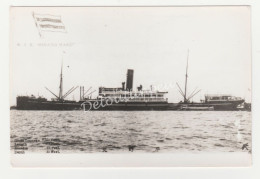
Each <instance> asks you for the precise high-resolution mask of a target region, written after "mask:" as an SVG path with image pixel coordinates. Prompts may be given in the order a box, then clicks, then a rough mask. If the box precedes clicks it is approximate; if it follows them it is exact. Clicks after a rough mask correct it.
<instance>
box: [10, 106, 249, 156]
mask: <svg viewBox="0 0 260 179" xmlns="http://www.w3.org/2000/svg"><path fill="white" fill-rule="evenodd" d="M10 113H11V121H10V129H11V134H10V137H11V150H12V151H13V152H16V151H18V153H19V151H21V148H19V147H21V146H23V147H25V148H23V149H24V150H22V151H24V153H31V152H33V153H52V152H54V153H55V152H57V153H96V152H108V153H123V152H141V153H146V152H161V153H163V152H164V153H178V152H189V153H199V152H250V150H251V112H246V111H229V112H227V111H90V112H83V111H19V110H11V111H10ZM247 143H248V146H247V149H248V150H247V149H246V148H244V150H242V146H243V144H247ZM17 146H18V147H17ZM129 146H130V148H132V149H133V150H131V151H129Z"/></svg>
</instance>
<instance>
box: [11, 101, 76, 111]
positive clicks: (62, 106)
mask: <svg viewBox="0 0 260 179" xmlns="http://www.w3.org/2000/svg"><path fill="white" fill-rule="evenodd" d="M16 109H18V110H61V111H62V110H79V109H80V104H79V103H77V102H75V103H66V102H64V103H62V102H52V101H46V102H34V101H27V102H24V103H21V104H18V105H17V107H16Z"/></svg>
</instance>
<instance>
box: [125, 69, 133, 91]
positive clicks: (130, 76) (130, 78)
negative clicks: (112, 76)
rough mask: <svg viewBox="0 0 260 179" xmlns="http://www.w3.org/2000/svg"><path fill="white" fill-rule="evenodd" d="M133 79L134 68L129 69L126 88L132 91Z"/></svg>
mask: <svg viewBox="0 0 260 179" xmlns="http://www.w3.org/2000/svg"><path fill="white" fill-rule="evenodd" d="M133 81H134V70H130V69H128V70H127V76H126V90H128V91H132V90H133Z"/></svg>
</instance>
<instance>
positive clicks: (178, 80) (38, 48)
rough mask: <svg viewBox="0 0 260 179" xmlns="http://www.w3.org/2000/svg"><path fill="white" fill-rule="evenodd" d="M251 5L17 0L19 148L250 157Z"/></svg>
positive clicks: (20, 151)
mask: <svg viewBox="0 0 260 179" xmlns="http://www.w3.org/2000/svg"><path fill="white" fill-rule="evenodd" d="M250 11H251V9H250V7H248V6H186V7H181V6H178V7H177V6H176V7H175V6H168V7H167V6H165V7H11V8H10V141H11V142H10V146H11V154H12V156H26V155H27V156H30V155H32V154H44V155H46V156H49V155H62V154H80V155H82V156H83V155H85V154H88V155H96V154H101V155H103V156H105V155H110V154H121V155H122V156H124V155H131V156H135V155H139V154H149V155H155V156H158V155H159V154H165V155H166V154H176V155H178V154H181V155H183V154H184V155H185V154H187V155H188V154H196V155H200V154H212V155H214V154H215V153H217V154H218V156H219V154H221V155H222V154H223V156H226V155H229V154H230V155H233V154H238V155H240V154H241V155H242V156H243V157H245V156H246V157H247V160H248V161H249V163H250V160H251V154H252V137H251V136H252V135H251V132H252V130H251V128H252V126H251V124H252V122H251V90H252V89H251V88H252V87H251V24H250V22H251V21H250ZM243 160H244V159H243Z"/></svg>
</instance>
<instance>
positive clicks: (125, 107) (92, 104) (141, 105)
mask: <svg viewBox="0 0 260 179" xmlns="http://www.w3.org/2000/svg"><path fill="white" fill-rule="evenodd" d="M82 109H83V110H84V111H92V110H98V111H113V110H114V111H115V110H118V111H120V110H121V111H146V110H155V111H156V110H168V109H169V103H167V102H118V103H115V102H112V103H109V102H107V101H101V100H99V101H98V100H96V101H92V100H89V101H85V102H82Z"/></svg>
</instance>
